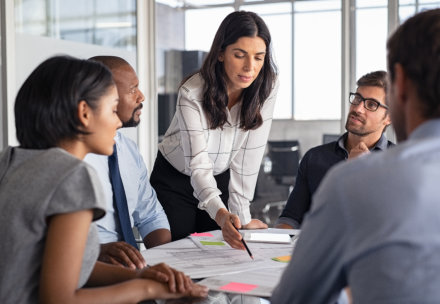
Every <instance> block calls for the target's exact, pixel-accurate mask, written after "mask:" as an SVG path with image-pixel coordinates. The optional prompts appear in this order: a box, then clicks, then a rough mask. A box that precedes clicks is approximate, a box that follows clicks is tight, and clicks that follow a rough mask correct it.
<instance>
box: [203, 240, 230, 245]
mask: <svg viewBox="0 0 440 304" xmlns="http://www.w3.org/2000/svg"><path fill="white" fill-rule="evenodd" d="M200 243H201V244H202V245H206V246H210V245H215V246H225V243H223V242H210V241H200Z"/></svg>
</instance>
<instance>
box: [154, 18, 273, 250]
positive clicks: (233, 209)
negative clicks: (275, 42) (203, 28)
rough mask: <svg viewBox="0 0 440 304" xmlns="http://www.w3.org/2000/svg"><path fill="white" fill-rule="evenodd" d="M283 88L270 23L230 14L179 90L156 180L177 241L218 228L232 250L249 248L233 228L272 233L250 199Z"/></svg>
mask: <svg viewBox="0 0 440 304" xmlns="http://www.w3.org/2000/svg"><path fill="white" fill-rule="evenodd" d="M277 87H278V85H277V81H276V67H275V64H274V62H273V59H272V54H271V37H270V33H269V30H268V28H267V26H266V24H265V23H264V21H263V20H262V19H261V18H260V17H259V16H258V15H257V14H255V13H252V12H245V11H238V12H234V13H231V14H229V15H228V16H227V17H226V18H225V19H224V20H223V22H222V23H221V25H220V27H219V29H218V31H217V33H216V35H215V38H214V41H213V43H212V46H211V50H210V51H209V53H208V55H207V57H206V59H205V61H204V63H203V66H202V68H201V69H200V71H199V72H198V73H196V74H194V75H192V76H190V77H189V78H188V79H187V80H186V81H184V83H183V84H182V85H181V87H180V89H179V95H178V100H177V109H176V114H175V115H174V118H173V120H172V122H171V125H170V127H169V129H168V131H167V132H166V134H165V136H164V139H163V141H162V143H161V144H160V145H159V153H158V156H157V159H156V162H155V165H154V168H153V172H152V176H151V180H150V181H151V184H152V185H153V187H154V188H155V190H156V193H157V195H158V198H159V201H160V202H161V203H162V205H163V207H164V210H165V212H166V214H167V216H168V220H169V222H170V226H171V234H172V237H173V239H174V240H176V239H180V238H183V237H185V236H187V235H188V234H190V233H192V232H201V231H208V230H215V229H218V228H219V227H220V228H221V229H222V232H223V237H224V239H225V240H226V241H227V242H228V243H229V244H230V245H231V246H232V247H234V248H239V249H244V247H243V245H242V243H241V241H240V240H241V235H240V234H239V233H238V232H237V230H236V229H235V228H234V226H235V227H236V228H266V227H267V225H266V224H265V223H263V222H261V221H259V220H257V219H251V215H250V211H249V201H250V200H251V199H252V197H253V194H254V189H255V184H256V180H257V175H258V171H259V168H260V163H261V159H262V157H263V154H264V149H265V145H266V142H267V138H268V136H269V130H270V125H271V122H272V114H273V108H274V103H275V99H276V93H277Z"/></svg>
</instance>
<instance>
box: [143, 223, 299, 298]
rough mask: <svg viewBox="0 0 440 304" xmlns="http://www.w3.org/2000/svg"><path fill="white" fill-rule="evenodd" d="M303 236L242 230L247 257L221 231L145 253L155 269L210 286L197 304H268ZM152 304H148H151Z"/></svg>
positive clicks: (292, 232)
mask: <svg viewBox="0 0 440 304" xmlns="http://www.w3.org/2000/svg"><path fill="white" fill-rule="evenodd" d="M299 232H300V231H299V230H294V229H274V228H269V229H259V230H240V233H242V235H243V236H244V238H245V239H247V242H246V244H247V246H248V248H249V250H250V252H251V253H252V255H253V259H251V257H250V255H249V254H248V252H247V251H244V250H237V249H233V248H231V247H230V246H229V245H228V244H227V243H226V242H225V241H224V240H223V237H222V234H221V231H220V230H215V231H209V232H203V233H194V234H192V235H191V236H189V237H187V238H184V239H181V240H178V241H174V242H171V243H168V244H164V245H161V246H157V247H154V248H151V249H148V250H144V251H142V252H141V253H142V255H143V256H144V258H145V260H146V261H147V263H148V264H149V265H154V264H157V263H161V262H164V263H167V264H168V265H170V266H171V267H173V268H175V269H177V270H179V271H183V272H184V273H185V274H187V275H188V276H190V277H191V278H192V279H193V280H194V281H197V282H199V283H200V284H202V285H205V286H208V287H209V289H210V291H209V295H208V297H207V298H205V299H201V300H199V301H197V303H203V304H208V303H216V304H223V303H225V304H239V303H246V304H256V303H259V304H266V303H269V300H268V299H269V298H270V295H271V294H272V291H273V289H274V288H275V286H276V285H277V283H278V281H279V279H280V278H281V275H282V273H283V271H284V269H285V267H286V266H287V264H288V262H289V261H290V256H291V254H292V251H293V248H294V246H295V243H296V239H297V237H298V235H299ZM155 302H156V303H160V304H162V303H167V304H171V303H194V302H195V301H194V300H191V299H178V300H167V301H163V300H157V301H155ZM143 303H144V302H143ZM145 303H147V302H145Z"/></svg>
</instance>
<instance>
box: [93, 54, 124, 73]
mask: <svg viewBox="0 0 440 304" xmlns="http://www.w3.org/2000/svg"><path fill="white" fill-rule="evenodd" d="M89 60H93V61H98V62H101V63H102V64H103V65H105V66H106V67H107V68H109V69H110V70H111V71H113V70H114V69H117V68H120V67H121V66H126V65H130V64H129V63H128V62H127V61H126V60H125V59H123V58H121V57H118V56H94V57H91V58H89Z"/></svg>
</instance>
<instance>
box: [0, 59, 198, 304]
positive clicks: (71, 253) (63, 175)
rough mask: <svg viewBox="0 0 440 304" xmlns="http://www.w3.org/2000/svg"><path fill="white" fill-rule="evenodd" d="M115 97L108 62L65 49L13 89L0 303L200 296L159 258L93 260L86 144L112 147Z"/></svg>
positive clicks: (2, 176)
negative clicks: (142, 264) (129, 262)
mask: <svg viewBox="0 0 440 304" xmlns="http://www.w3.org/2000/svg"><path fill="white" fill-rule="evenodd" d="M117 105H118V92H117V90H116V86H115V85H114V83H113V79H112V75H111V73H110V71H109V70H108V69H107V68H106V67H104V66H103V65H102V64H100V63H97V62H93V61H87V60H80V59H75V58H72V57H67V56H57V57H52V58H49V59H48V60H46V61H44V62H43V63H42V64H40V65H39V66H38V67H37V68H36V69H35V70H34V71H33V72H32V73H31V75H30V76H29V77H28V78H27V79H26V81H25V82H24V84H23V86H22V87H21V88H20V90H19V92H18V95H17V98H16V102H15V123H16V130H17V138H18V141H19V142H20V146H19V147H8V148H6V149H5V150H4V151H3V152H2V153H0V202H1V203H0V206H1V207H2V212H1V213H0V229H1V231H3V233H2V236H1V238H0V240H1V243H2V246H0V258H1V260H2V263H0V273H1V276H0V303H37V302H38V303H106V304H108V303H128V302H130V303H137V302H139V301H141V300H144V299H154V298H175V297H180V296H188V295H189V296H204V295H206V289H205V288H203V287H201V286H199V285H196V284H193V283H192V282H191V280H190V279H189V278H188V277H186V276H184V275H183V274H182V273H180V272H178V271H176V270H174V269H172V268H170V267H168V266H166V265H165V264H159V265H156V266H153V267H150V268H146V269H143V270H139V271H135V270H132V269H129V268H122V267H118V266H113V265H109V264H104V263H100V262H96V260H97V257H98V254H99V241H98V235H97V231H96V228H95V226H94V224H93V223H92V222H93V221H95V220H97V219H99V218H101V217H102V216H104V213H105V211H104V210H105V206H103V204H104V203H103V201H104V200H103V193H102V190H101V188H100V187H101V186H100V184H99V179H98V177H97V176H96V173H95V172H94V171H93V169H92V168H91V167H89V166H88V165H87V164H86V163H85V162H83V161H82V159H83V158H84V156H85V155H86V154H87V153H90V152H92V153H99V154H105V155H110V154H112V152H113V145H114V140H113V138H114V136H115V134H116V129H117V128H119V127H121V121H120V120H119V118H118V115H117V113H116V109H117ZM83 286H86V287H89V288H82V287H83ZM98 286H99V287H100V288H91V287H98Z"/></svg>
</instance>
